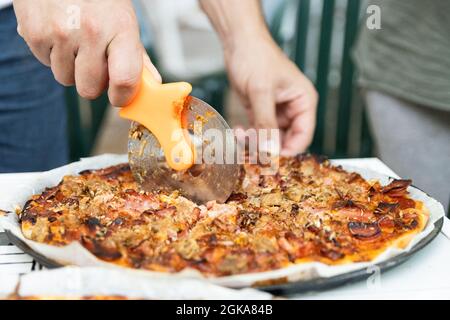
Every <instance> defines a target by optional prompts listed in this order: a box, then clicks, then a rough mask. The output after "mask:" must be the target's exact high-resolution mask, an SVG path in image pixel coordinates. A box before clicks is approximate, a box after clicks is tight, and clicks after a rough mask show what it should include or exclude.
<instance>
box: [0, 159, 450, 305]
mask: <svg viewBox="0 0 450 320" xmlns="http://www.w3.org/2000/svg"><path fill="white" fill-rule="evenodd" d="M340 162H341V163H345V164H348V165H352V166H355V167H364V168H367V169H371V170H374V171H378V172H380V173H383V174H387V175H390V176H392V177H397V175H396V174H395V173H394V172H393V171H392V170H391V169H389V168H388V167H387V166H386V165H385V164H383V163H382V162H381V161H380V160H379V159H377V158H366V159H346V160H340ZM32 175H38V173H19V174H0V194H2V193H3V192H4V191H5V190H7V189H8V186H11V185H13V184H15V185H17V184H20V183H21V180H22V179H25V178H26V179H27V178H29V177H30V176H32ZM41 269H43V267H42V266H41V265H39V263H37V262H36V261H34V259H33V258H32V257H30V256H29V255H27V254H25V253H24V252H22V251H21V250H20V249H19V248H17V247H15V246H13V245H11V244H10V243H9V241H8V239H7V237H6V235H5V233H4V232H3V230H1V229H0V273H3V274H24V273H28V272H33V271H37V270H41ZM369 271H370V273H371V276H370V277H369V278H368V279H367V280H364V281H359V282H356V283H353V284H349V285H346V286H341V287H338V288H335V289H332V290H327V291H322V292H310V293H306V294H299V295H293V296H291V297H290V298H293V299H450V220H449V219H447V218H445V221H444V227H443V229H442V231H441V233H440V234H439V235H438V236H437V237H436V239H435V240H434V241H433V242H432V243H430V244H429V245H428V246H427V247H426V248H424V249H423V250H421V251H420V252H418V253H417V254H415V255H414V256H413V257H411V259H409V260H408V261H407V262H405V263H404V264H402V265H400V266H397V267H395V268H394V269H392V270H389V271H386V272H385V273H381V274H379V273H378V272H377V271H376V270H369Z"/></svg>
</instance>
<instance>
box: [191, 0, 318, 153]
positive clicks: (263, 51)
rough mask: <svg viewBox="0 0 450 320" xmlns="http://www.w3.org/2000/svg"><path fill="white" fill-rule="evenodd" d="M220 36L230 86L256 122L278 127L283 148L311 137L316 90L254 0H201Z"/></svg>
mask: <svg viewBox="0 0 450 320" xmlns="http://www.w3.org/2000/svg"><path fill="white" fill-rule="evenodd" d="M200 4H201V6H202V8H203V10H204V11H205V13H206V14H207V15H208V17H209V18H210V20H211V22H212V24H213V26H214V28H215V29H216V30H217V32H218V34H219V37H220V39H221V41H222V44H223V47H224V52H225V61H226V65H227V69H228V73H229V78H230V81H231V84H232V86H233V87H234V88H235V89H236V91H237V92H238V93H239V95H240V96H241V99H242V101H243V102H244V105H245V106H246V107H247V109H248V110H249V116H250V121H251V123H252V125H253V126H254V127H256V128H279V129H281V131H282V132H281V133H282V137H283V139H282V140H283V141H282V153H283V154H286V155H293V154H296V153H298V152H302V151H305V150H306V149H307V147H308V146H309V144H310V143H311V141H312V137H313V133H314V128H315V117H316V105H317V93H316V91H315V88H314V86H313V85H312V84H311V82H310V81H309V80H308V79H307V78H306V77H305V76H304V75H303V74H302V73H301V72H300V70H299V69H298V68H297V67H296V66H295V65H294V64H293V63H292V62H291V61H290V60H289V59H288V58H287V57H286V56H285V55H284V53H283V52H282V51H281V49H280V48H279V47H278V46H277V45H276V43H275V42H274V41H273V39H272V37H271V35H270V33H269V31H268V29H267V26H266V24H265V21H264V18H263V14H262V10H261V6H260V2H259V1H258V0H245V1H242V0H200Z"/></svg>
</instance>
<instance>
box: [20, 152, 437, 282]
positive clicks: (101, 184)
mask: <svg viewBox="0 0 450 320" xmlns="http://www.w3.org/2000/svg"><path fill="white" fill-rule="evenodd" d="M260 170H261V168H260V167H258V166H257V165H245V167H244V168H243V170H242V176H241V183H240V186H239V188H237V189H236V190H235V192H234V193H233V194H232V195H231V196H230V198H229V199H228V201H227V203H225V204H218V203H216V202H209V203H208V204H207V205H205V206H203V205H197V204H195V203H193V202H191V201H189V200H187V199H185V198H184V197H182V196H180V195H179V194H178V193H173V194H163V193H159V194H158V193H148V192H144V191H141V190H139V187H138V185H137V184H136V183H135V181H134V180H133V177H132V175H131V173H130V170H129V167H128V165H127V164H122V165H118V166H114V167H110V168H106V169H102V170H96V171H84V172H81V173H80V174H79V175H78V176H66V177H64V179H63V180H62V181H61V183H60V184H59V185H58V186H55V187H53V188H49V189H47V190H46V191H45V192H43V193H42V194H40V195H35V196H33V197H32V199H30V200H29V201H28V202H27V203H26V205H25V206H24V208H23V210H22V212H21V214H20V222H21V224H22V231H23V233H24V235H25V236H26V237H27V238H29V239H32V240H35V241H38V242H45V243H49V244H53V245H57V246H62V245H66V244H68V243H70V242H72V241H79V242H80V243H81V244H82V245H83V246H84V247H85V248H86V249H88V250H89V251H91V252H92V253H93V254H94V255H96V256H97V257H98V258H100V259H103V260H106V261H110V262H113V263H116V264H120V265H123V266H128V267H132V268H139V269H148V270H156V271H166V272H177V271H181V270H183V269H185V268H194V269H197V270H199V271H200V272H201V273H203V274H205V275H208V276H224V275H233V274H241V273H249V272H260V271H267V270H273V269H277V268H282V267H286V266H289V265H292V264H295V263H301V262H305V261H320V262H323V263H326V264H340V263H348V262H356V261H369V260H372V259H374V258H375V257H376V256H377V255H378V254H379V253H381V252H382V251H384V250H385V249H386V248H387V247H389V246H394V245H395V246H399V247H404V246H405V245H407V244H408V243H409V241H410V240H411V239H412V236H413V235H415V234H416V233H418V232H420V231H421V230H422V229H423V228H424V227H425V225H426V222H427V219H428V212H427V210H426V208H425V207H424V206H423V204H422V203H421V202H419V201H414V200H412V199H411V198H409V197H408V192H407V190H406V189H407V187H408V186H409V185H410V183H411V181H409V180H394V181H392V182H391V183H390V184H389V185H388V186H384V187H383V186H381V185H380V184H379V183H378V182H376V181H371V182H368V181H365V180H364V179H363V178H362V177H361V176H360V175H359V174H357V173H349V172H346V171H344V170H343V169H342V168H341V167H335V166H332V165H331V164H330V163H329V162H328V161H327V160H323V159H319V158H318V157H315V156H310V155H301V156H298V157H293V158H282V159H281V160H280V169H279V170H278V173H277V174H276V175H274V176H264V175H260Z"/></svg>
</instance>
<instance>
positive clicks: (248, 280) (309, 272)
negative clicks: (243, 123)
mask: <svg viewBox="0 0 450 320" xmlns="http://www.w3.org/2000/svg"><path fill="white" fill-rule="evenodd" d="M127 160H128V159H127V156H126V155H111V154H106V155H102V156H97V157H91V158H86V159H82V160H81V161H79V162H75V163H72V164H69V165H67V166H64V167H61V168H58V169H55V170H51V171H48V172H44V173H42V174H41V175H39V177H38V178H34V179H30V181H27V182H26V183H24V184H22V185H20V186H11V189H10V192H8V194H7V195H1V197H2V198H1V199H0V208H2V209H5V210H10V211H14V209H15V208H17V207H19V208H22V207H23V205H24V203H25V202H26V201H27V200H28V199H29V198H30V196H31V195H33V194H36V193H40V192H42V191H43V190H44V189H45V187H51V186H54V185H57V184H58V183H59V182H60V181H61V179H62V177H63V176H65V175H70V174H77V173H78V172H80V171H82V170H87V169H98V168H104V167H107V166H111V165H115V164H118V163H123V162H127ZM333 164H339V162H338V161H335V162H333ZM343 167H344V169H346V170H348V171H354V172H358V173H359V174H361V175H362V176H363V177H364V178H365V179H378V180H379V181H380V183H381V184H382V185H386V184H388V183H389V181H390V178H389V177H388V176H386V175H383V174H380V173H377V172H374V171H371V170H367V169H363V168H359V167H349V166H345V165H343ZM408 191H409V192H410V196H411V197H412V198H414V199H416V200H420V201H423V202H424V204H425V206H426V207H427V208H428V209H429V211H430V219H429V221H428V224H427V226H426V227H425V229H424V230H423V231H422V232H421V233H419V234H417V235H416V236H415V237H414V239H413V240H412V241H411V242H410V243H409V245H408V246H407V247H406V248H404V249H398V248H389V249H387V250H386V251H384V252H383V253H382V254H380V255H379V256H378V257H377V258H376V259H375V260H373V261H372V262H365V263H352V264H345V265H339V266H328V265H325V264H323V263H319V262H312V263H304V264H297V265H293V266H290V267H286V268H282V269H278V270H273V271H267V272H259V273H248V274H241V275H233V276H225V277H217V278H206V277H204V276H203V275H202V274H201V273H200V272H198V271H196V270H191V269H189V270H183V271H182V272H179V273H176V274H169V275H168V274H166V273H161V272H155V271H147V270H130V269H129V270H130V272H134V273H137V274H140V273H144V274H146V275H147V276H152V277H161V276H168V277H172V278H180V277H181V278H204V279H207V280H209V281H211V282H213V283H215V284H220V285H223V286H228V287H248V286H251V285H252V284H254V283H255V282H259V281H266V280H273V279H281V278H286V279H288V281H297V280H308V279H312V278H316V277H322V278H326V277H332V276H335V275H338V274H342V273H347V272H350V271H354V270H358V269H364V268H369V267H370V266H371V265H373V264H375V263H378V262H382V261H385V260H387V259H389V258H391V257H393V256H396V255H398V254H400V253H403V252H406V251H409V250H411V248H412V247H413V246H414V245H415V244H417V243H418V242H419V241H420V240H421V239H423V238H424V237H426V236H427V235H428V234H429V233H430V232H431V231H432V230H433V228H434V222H436V221H437V220H439V219H440V218H442V217H443V216H444V208H443V206H442V205H441V204H440V203H439V202H437V201H436V200H434V199H433V198H431V197H429V196H428V195H426V194H425V193H424V192H422V191H420V190H418V189H416V188H414V187H410V188H409V189H408ZM0 227H3V228H4V229H5V230H9V231H11V232H12V233H13V234H14V235H15V236H17V237H18V238H20V239H21V240H22V241H24V242H25V243H26V244H27V245H29V246H30V248H32V249H33V250H35V251H36V252H39V253H41V254H43V255H44V256H46V257H48V258H50V259H52V260H54V261H56V262H59V263H61V264H63V265H78V266H97V267H106V268H113V269H117V268H119V269H123V267H120V266H116V265H114V264H111V263H108V262H104V261H101V260H99V259H97V258H96V257H95V256H94V255H92V254H91V253H90V252H89V251H88V250H86V249H85V248H83V247H82V246H81V245H80V244H79V243H78V242H74V243H72V244H70V245H68V246H65V247H54V246H50V245H46V244H42V243H37V242H34V241H31V240H28V239H26V238H25V237H24V236H23V234H22V232H21V229H20V225H19V223H18V219H17V215H16V214H9V215H7V216H6V217H3V218H0Z"/></svg>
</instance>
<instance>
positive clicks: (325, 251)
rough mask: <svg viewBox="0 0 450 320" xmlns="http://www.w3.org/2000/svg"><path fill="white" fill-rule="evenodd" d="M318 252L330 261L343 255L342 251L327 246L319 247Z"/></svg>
mask: <svg viewBox="0 0 450 320" xmlns="http://www.w3.org/2000/svg"><path fill="white" fill-rule="evenodd" d="M320 253H321V254H322V255H324V256H325V257H327V258H328V259H330V260H332V261H336V260H339V259H342V258H343V257H344V256H345V255H344V254H343V253H342V252H339V251H336V250H333V249H327V248H322V249H320Z"/></svg>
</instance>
